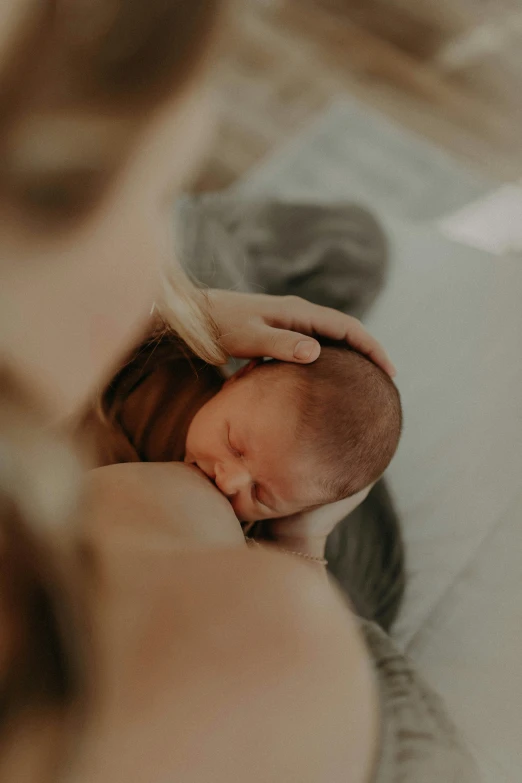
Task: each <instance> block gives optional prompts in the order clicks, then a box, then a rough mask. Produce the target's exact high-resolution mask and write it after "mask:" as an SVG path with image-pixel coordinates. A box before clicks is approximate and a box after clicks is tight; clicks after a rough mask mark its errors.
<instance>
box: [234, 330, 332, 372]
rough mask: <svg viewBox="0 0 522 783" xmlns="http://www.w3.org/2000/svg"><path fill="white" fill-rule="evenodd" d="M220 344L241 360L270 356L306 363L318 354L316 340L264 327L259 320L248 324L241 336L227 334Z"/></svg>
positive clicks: (287, 331) (296, 333) (284, 360)
mask: <svg viewBox="0 0 522 783" xmlns="http://www.w3.org/2000/svg"><path fill="white" fill-rule="evenodd" d="M222 342H223V345H224V347H225V349H226V350H228V351H229V352H230V353H231V355H232V356H236V357H238V358H240V359H241V358H244V359H248V358H250V357H251V356H269V357H270V358H271V359H279V360H280V361H283V362H298V363H301V364H308V363H310V362H313V361H315V360H316V359H317V357H318V356H319V354H320V353H321V346H320V345H319V343H318V342H317V340H314V339H313V338H310V337H306V336H304V335H302V334H300V333H299V332H291V331H289V330H288V329H278V328H276V327H274V326H267V325H266V324H264V323H263V322H262V321H260V322H258V323H251V324H249V325H248V326H247V328H245V329H243V330H242V331H241V334H237V333H236V334H234V335H227V336H226V337H225V338H224V339H222Z"/></svg>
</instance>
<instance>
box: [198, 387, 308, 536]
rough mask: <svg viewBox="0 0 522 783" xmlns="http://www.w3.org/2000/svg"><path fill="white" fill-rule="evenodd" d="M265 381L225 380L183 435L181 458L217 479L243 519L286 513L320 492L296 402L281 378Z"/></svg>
mask: <svg viewBox="0 0 522 783" xmlns="http://www.w3.org/2000/svg"><path fill="white" fill-rule="evenodd" d="M264 380H265V379H263V377H262V376H261V378H259V376H256V374H255V373H254V374H252V376H251V375H248V376H246V377H244V378H239V379H232V380H231V381H228V383H226V384H225V386H224V387H223V389H222V390H221V391H220V392H218V394H216V396H215V397H213V398H212V399H211V400H210V401H209V402H207V403H206V405H204V406H203V407H202V408H201V409H200V410H199V411H198V413H197V414H196V416H195V417H194V419H193V421H192V423H191V425H190V427H189V431H188V435H187V443H186V456H185V461H186V462H191V463H194V464H196V465H198V467H199V468H200V469H201V470H203V471H204V473H206V474H207V476H208V477H209V478H210V479H212V480H213V481H214V482H215V483H216V486H217V487H218V489H219V490H221V492H222V493H223V494H224V495H226V496H227V498H228V499H229V501H230V503H231V504H232V507H233V509H234V511H235V513H236V516H237V517H238V519H239V520H241V521H242V522H254V521H256V520H260V519H271V518H277V517H283V516H288V515H289V514H294V513H297V512H298V511H302V510H303V509H305V508H309V507H310V506H311V505H314V503H316V502H317V498H318V497H320V489H319V488H318V486H317V485H316V477H315V474H316V472H317V466H316V465H314V460H313V458H312V457H311V455H309V454H305V453H304V450H303V448H302V447H301V448H300V445H299V443H298V441H297V438H296V435H295V433H296V425H297V412H296V409H295V403H292V400H291V395H289V394H288V393H287V392H285V390H284V388H282V384H281V383H275V384H273V383H270V380H271V379H269V382H268V383H266V382H264ZM314 498H315V500H314Z"/></svg>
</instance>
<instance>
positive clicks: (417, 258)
mask: <svg viewBox="0 0 522 783" xmlns="http://www.w3.org/2000/svg"><path fill="white" fill-rule="evenodd" d="M387 228H388V231H389V233H390V235H391V236H392V237H393V242H394V247H395V258H394V263H393V269H392V275H391V279H390V284H389V286H388V289H387V290H386V292H385V293H384V295H383V297H382V299H381V300H380V302H379V303H378V305H377V308H376V309H375V311H374V312H373V313H372V315H371V317H370V318H369V319H368V325H369V326H370V327H371V329H372V330H373V331H374V333H375V334H376V335H377V336H379V337H381V338H382V340H383V341H384V343H385V344H386V346H387V348H389V350H390V352H391V354H392V357H393V359H394V361H395V362H396V364H397V366H398V369H399V377H398V383H399V386H400V388H401V392H402V396H403V402H404V408H405V433H404V439H403V442H402V446H401V449H400V452H399V454H398V455H397V458H396V460H395V462H394V463H393V465H392V467H391V469H390V473H389V475H390V479H391V485H392V489H393V491H394V493H395V497H396V500H397V504H398V508H399V511H400V514H401V518H402V520H403V522H404V528H405V535H406V541H407V546H408V554H409V566H410V583H409V587H408V593H407V600H406V605H405V608H404V612H403V615H402V618H401V620H400V622H399V625H398V628H397V636H398V638H399V639H400V641H401V642H402V643H403V644H404V645H405V646H406V647H407V648H408V649H409V651H410V652H411V654H412V655H413V657H414V658H415V659H416V660H417V661H418V663H419V666H420V669H421V671H422V672H423V673H424V674H425V676H426V677H427V679H428V680H429V681H430V682H431V683H432V684H433V685H434V686H435V688H436V689H437V690H438V691H439V692H441V693H442V695H443V696H444V697H445V698H446V700H447V702H448V704H449V706H450V708H451V710H452V711H453V714H454V717H455V719H456V721H457V723H458V725H459V726H460V727H461V728H462V730H463V732H464V734H465V736H466V737H467V738H468V741H469V743H470V746H471V748H472V750H473V751H474V752H475V754H476V756H477V759H478V762H479V765H480V767H481V769H482V772H483V775H484V780H485V781H487V783H504V781H505V782H506V783H507V782H508V781H509V782H510V783H514V781H516V780H518V779H520V774H521V773H520V770H522V744H521V743H520V739H519V738H520V736H521V735H522V676H521V674H520V657H521V655H522V630H521V629H522V623H521V620H522V583H521V582H522V579H521V577H522V568H521V566H520V564H519V563H520V559H521V557H522V514H521V512H522V259H521V258H507V259H499V258H498V257H493V256H489V255H488V254H486V253H481V252H480V251H478V250H473V249H471V248H465V247H463V246H460V245H458V244H456V243H452V242H451V241H449V240H446V239H444V238H443V237H442V236H441V235H439V234H438V233H437V230H436V229H435V228H434V227H430V226H427V225H416V226H415V225H414V224H412V223H410V222H400V221H398V220H387Z"/></svg>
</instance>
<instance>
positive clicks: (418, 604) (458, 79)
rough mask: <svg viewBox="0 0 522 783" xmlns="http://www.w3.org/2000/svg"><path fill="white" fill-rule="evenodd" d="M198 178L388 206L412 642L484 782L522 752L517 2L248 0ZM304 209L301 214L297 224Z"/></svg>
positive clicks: (387, 294) (378, 319) (503, 777)
mask: <svg viewBox="0 0 522 783" xmlns="http://www.w3.org/2000/svg"><path fill="white" fill-rule="evenodd" d="M227 49H228V51H227V52H226V58H225V60H224V62H223V65H222V66H221V72H220V74H219V76H220V77H221V81H222V84H223V116H222V122H221V126H220V130H219V133H218V135H217V138H216V140H215V143H214V146H213V149H212V151H211V154H210V157H209V159H208V161H207V164H206V167H205V168H204V170H203V172H202V174H201V177H200V179H199V181H198V182H197V183H196V188H197V189H199V190H219V189H222V188H228V189H230V188H231V189H232V192H235V193H236V194H237V195H239V196H240V197H241V198H242V199H249V198H254V199H264V198H268V199H271V198H278V199H287V200H298V201H306V202H333V203H336V204H343V203H348V202H356V203H358V204H361V205H363V206H364V207H366V208H367V209H369V210H370V211H371V212H372V213H373V214H374V215H375V216H376V217H377V219H378V220H380V222H381V224H382V225H383V227H384V230H385V232H386V235H387V237H388V240H389V245H390V271H389V276H388V281H387V285H386V287H385V289H384V292H383V293H382V295H381V296H380V298H379V300H378V302H377V304H376V306H375V307H374V309H373V310H372V311H371V313H370V315H369V317H368V318H367V319H366V323H367V325H368V327H369V328H370V329H371V330H372V331H373V332H374V334H375V335H376V336H377V337H379V338H380V339H381V340H382V341H383V343H384V345H385V346H386V347H387V348H388V350H389V352H390V354H391V356H392V358H393V360H394V362H395V363H396V365H397V367H398V370H399V375H398V385H399V388H400V390H401V394H402V399H403V404H404V411H405V430H404V436H403V440H402V443H401V446H400V449H399V452H398V454H397V457H396V458H395V460H394V461H393V463H392V465H391V467H390V469H389V471H388V473H387V478H388V481H389V484H390V487H391V490H392V493H393V496H394V498H395V502H396V505H397V509H398V512H399V515H400V519H401V522H402V525H403V529H404V535H405V540H406V545H407V556H408V586H407V593H406V600H405V604H404V607H403V609H402V612H401V615H400V617H399V621H398V623H397V625H396V627H395V629H394V636H395V638H396V640H397V642H398V643H399V644H400V645H402V646H403V647H404V649H406V650H407V652H408V653H409V654H410V655H411V656H412V657H413V659H414V660H415V662H416V664H417V666H418V668H419V670H420V672H421V674H422V675H423V676H424V677H425V678H426V679H427V680H428V681H429V682H430V683H431V684H432V685H433V687H434V688H435V690H437V691H438V692H439V693H440V694H441V695H442V697H443V698H444V700H445V701H446V704H447V705H448V708H449V711H450V713H451V715H452V716H453V718H454V720H455V722H456V724H457V725H458V727H459V729H460V731H461V732H462V735H463V736H464V738H465V741H466V743H467V745H468V746H469V749H470V750H471V752H472V754H473V756H474V757H475V758H476V760H477V763H478V766H479V769H480V772H481V774H482V778H483V780H484V781H485V783H515V781H518V780H520V775H521V773H520V771H521V770H522V745H521V743H520V737H521V735H522V674H521V672H522V667H521V660H522V580H521V573H522V571H521V567H520V560H521V553H522V395H521V393H520V390H521V389H522V304H521V303H522V185H521V184H520V183H521V181H522V180H521V178H522V55H521V52H522V5H521V3H520V0H245V2H243V4H242V5H238V6H237V11H236V14H235V26H234V29H233V30H231V35H230V39H229V43H228V47H227ZM291 230H292V227H291V226H290V227H289V231H291Z"/></svg>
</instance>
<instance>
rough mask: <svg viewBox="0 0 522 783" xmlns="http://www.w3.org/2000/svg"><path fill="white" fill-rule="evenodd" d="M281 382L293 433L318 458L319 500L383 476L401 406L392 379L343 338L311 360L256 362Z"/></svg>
mask: <svg viewBox="0 0 522 783" xmlns="http://www.w3.org/2000/svg"><path fill="white" fill-rule="evenodd" d="M256 372H257V373H258V379H259V380H261V379H262V376H263V375H265V377H266V379H267V380H268V373H270V374H271V376H272V378H271V381H272V382H279V383H281V384H282V386H281V391H282V393H285V392H288V393H289V394H290V399H291V401H292V403H293V405H295V407H296V409H297V411H298V417H297V422H298V423H297V432H296V437H297V438H298V440H299V442H300V444H302V446H303V449H305V450H307V451H309V452H310V453H311V454H313V456H314V460H317V462H316V464H317V476H316V478H318V479H319V482H320V485H321V487H322V489H323V491H324V496H323V498H322V499H321V501H320V502H321V503H333V502H334V501H337V500H342V499H343V498H347V497H350V496H351V495H355V494H356V493H357V492H359V491H361V490H363V489H365V488H366V487H367V486H369V485H370V484H372V483H373V482H375V481H376V480H377V479H378V478H380V477H381V476H382V474H383V473H384V471H385V470H386V468H387V467H388V465H389V464H390V462H391V460H392V458H393V456H394V454H395V452H396V450H397V447H398V444H399V440H400V436H401V431H402V408H401V401H400V396H399V392H398V390H397V387H396V386H395V384H394V383H393V381H392V379H391V378H390V377H389V376H388V375H387V374H386V373H385V372H384V371H383V370H381V368H380V367H378V366H377V365H376V364H374V363H373V362H372V361H371V360H370V359H368V358H367V357H366V356H363V355H362V354H360V353H358V352H357V351H355V350H353V349H351V348H349V347H348V346H346V345H345V344H342V345H339V344H338V343H334V344H326V345H323V347H322V350H321V355H320V356H319V358H318V359H317V360H316V361H315V362H313V363H312V364H306V365H300V364H290V363H282V362H277V361H269V362H265V363H263V364H261V365H260V366H259V367H258V368H256Z"/></svg>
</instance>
